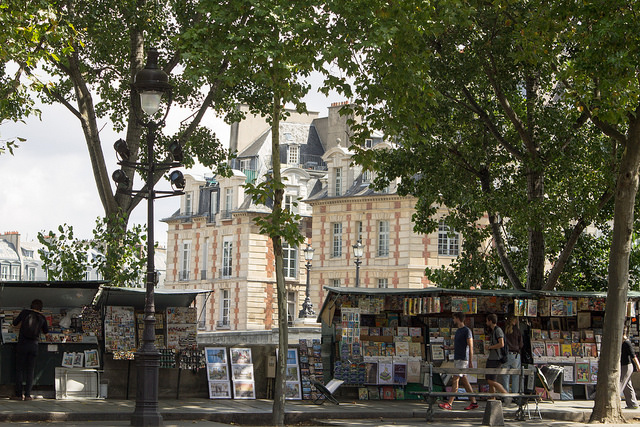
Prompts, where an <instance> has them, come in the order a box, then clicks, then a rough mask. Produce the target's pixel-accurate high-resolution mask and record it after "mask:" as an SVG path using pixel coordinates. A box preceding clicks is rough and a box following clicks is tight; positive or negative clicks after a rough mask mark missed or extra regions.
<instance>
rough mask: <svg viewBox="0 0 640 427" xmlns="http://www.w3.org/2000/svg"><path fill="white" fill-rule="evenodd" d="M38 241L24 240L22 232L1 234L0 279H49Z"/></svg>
mask: <svg viewBox="0 0 640 427" xmlns="http://www.w3.org/2000/svg"><path fill="white" fill-rule="evenodd" d="M41 247H42V245H41V244H40V243H38V242H22V241H21V239H20V233H18V232H17V231H9V232H6V233H3V234H0V281H36V280H47V274H46V272H45V271H44V270H43V269H42V261H41V260H40V255H39V254H38V249H40V248H41Z"/></svg>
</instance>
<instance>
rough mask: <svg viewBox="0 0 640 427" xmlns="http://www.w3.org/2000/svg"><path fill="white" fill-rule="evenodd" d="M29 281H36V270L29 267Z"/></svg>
mask: <svg viewBox="0 0 640 427" xmlns="http://www.w3.org/2000/svg"><path fill="white" fill-rule="evenodd" d="M27 280H29V281H34V280H36V268H35V267H31V266H27Z"/></svg>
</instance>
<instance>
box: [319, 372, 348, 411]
mask: <svg viewBox="0 0 640 427" xmlns="http://www.w3.org/2000/svg"><path fill="white" fill-rule="evenodd" d="M342 383H344V381H343V380H336V379H335V378H334V379H332V380H331V381H329V382H328V383H327V385H326V386H325V385H324V384H321V383H319V382H318V381H314V380H311V384H312V385H313V386H314V387H315V388H316V389H317V390H318V391H319V392H320V393H322V394H321V395H320V396H318V397H316V398H315V399H314V400H313V403H314V404H315V403H317V402H320V405H322V404H323V403H324V401H325V400H328V401H329V402H331V403H334V404H336V405H339V404H340V402H338V400H337V399H336V398H335V397H334V396H333V393H334V392H335V391H336V390H337V389H338V387H340V386H341V385H342Z"/></svg>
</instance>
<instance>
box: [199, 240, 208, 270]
mask: <svg viewBox="0 0 640 427" xmlns="http://www.w3.org/2000/svg"><path fill="white" fill-rule="evenodd" d="M208 264H209V238H208V237H205V238H204V242H203V244H202V267H201V268H200V270H201V272H200V280H206V279H207V276H208V275H209V272H208V271H207V270H208V269H209V266H208Z"/></svg>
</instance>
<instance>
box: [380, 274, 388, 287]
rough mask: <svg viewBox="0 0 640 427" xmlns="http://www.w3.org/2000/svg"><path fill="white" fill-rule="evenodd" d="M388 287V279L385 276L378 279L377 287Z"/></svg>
mask: <svg viewBox="0 0 640 427" xmlns="http://www.w3.org/2000/svg"><path fill="white" fill-rule="evenodd" d="M388 287H389V279H387V278H386V277H384V278H379V279H378V288H381V289H386V288H388Z"/></svg>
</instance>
